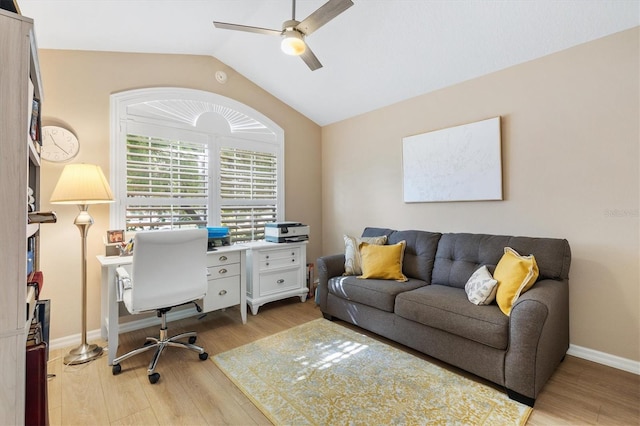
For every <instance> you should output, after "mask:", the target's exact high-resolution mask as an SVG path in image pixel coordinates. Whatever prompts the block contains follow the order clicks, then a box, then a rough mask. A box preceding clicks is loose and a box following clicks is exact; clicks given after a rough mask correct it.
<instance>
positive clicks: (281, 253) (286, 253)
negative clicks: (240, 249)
mask: <svg viewBox="0 0 640 426" xmlns="http://www.w3.org/2000/svg"><path fill="white" fill-rule="evenodd" d="M291 258H300V247H286V248H281V249H280V248H279V249H275V250H261V251H260V262H269V261H275V260H279V259H291Z"/></svg>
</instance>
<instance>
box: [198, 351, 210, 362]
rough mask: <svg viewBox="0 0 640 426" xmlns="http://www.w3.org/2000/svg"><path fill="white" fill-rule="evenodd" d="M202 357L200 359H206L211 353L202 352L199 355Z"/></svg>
mask: <svg viewBox="0 0 640 426" xmlns="http://www.w3.org/2000/svg"><path fill="white" fill-rule="evenodd" d="M198 356H199V357H200V361H204V360H205V359H207V358H209V354H208V353H206V352H202V353H201V354H200V355H198Z"/></svg>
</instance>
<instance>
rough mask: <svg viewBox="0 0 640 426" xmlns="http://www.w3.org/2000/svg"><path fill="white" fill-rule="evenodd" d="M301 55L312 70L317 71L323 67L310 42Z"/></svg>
mask: <svg viewBox="0 0 640 426" xmlns="http://www.w3.org/2000/svg"><path fill="white" fill-rule="evenodd" d="M300 57H301V58H302V60H303V61H304V63H305V64H307V66H308V67H309V69H310V70H311V71H315V70H317V69H318V68H322V64H321V63H320V61H319V60H318V58H316V55H314V54H313V52H312V51H311V48H310V47H309V45H308V44H307V48H306V49H305V50H304V53H303V54H302V55H300Z"/></svg>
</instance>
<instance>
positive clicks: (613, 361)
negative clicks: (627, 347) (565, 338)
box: [567, 345, 640, 375]
mask: <svg viewBox="0 0 640 426" xmlns="http://www.w3.org/2000/svg"><path fill="white" fill-rule="evenodd" d="M567 354H568V355H572V356H575V357H578V358H582V359H586V360H587V361H593V362H597V363H598V364H603V365H606V366H609V367H613V368H617V369H618V370H624V371H628V372H629V373H633V374H637V375H640V362H638V361H633V360H630V359H627V358H622V357H619V356H616V355H611V354H608V353H605V352H600V351H596V350H593V349H589V348H583V347H582V346H576V345H569V350H568V351H567Z"/></svg>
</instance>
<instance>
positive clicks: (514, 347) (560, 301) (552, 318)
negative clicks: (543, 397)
mask: <svg viewBox="0 0 640 426" xmlns="http://www.w3.org/2000/svg"><path fill="white" fill-rule="evenodd" d="M568 349H569V283H568V281H566V280H564V281H558V280H549V279H547V280H541V281H538V282H537V283H536V284H535V285H534V286H533V287H532V288H531V289H530V290H529V291H528V292H526V293H525V294H523V295H522V296H520V298H519V299H518V300H517V301H516V303H515V304H514V306H513V309H512V310H511V315H510V319H509V349H508V351H507V354H506V357H505V372H504V374H505V387H506V388H507V390H508V391H511V392H517V393H518V394H520V395H523V396H524V397H526V398H531V401H530V402H531V404H529V405H532V403H533V400H535V398H536V397H537V396H538V394H539V393H540V390H541V389H542V387H543V386H544V384H545V383H546V382H547V380H548V379H549V378H550V377H551V375H552V374H553V372H554V370H555V369H556V367H557V366H558V364H560V362H561V361H562V359H563V358H564V356H565V354H566V353H567V350H568Z"/></svg>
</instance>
